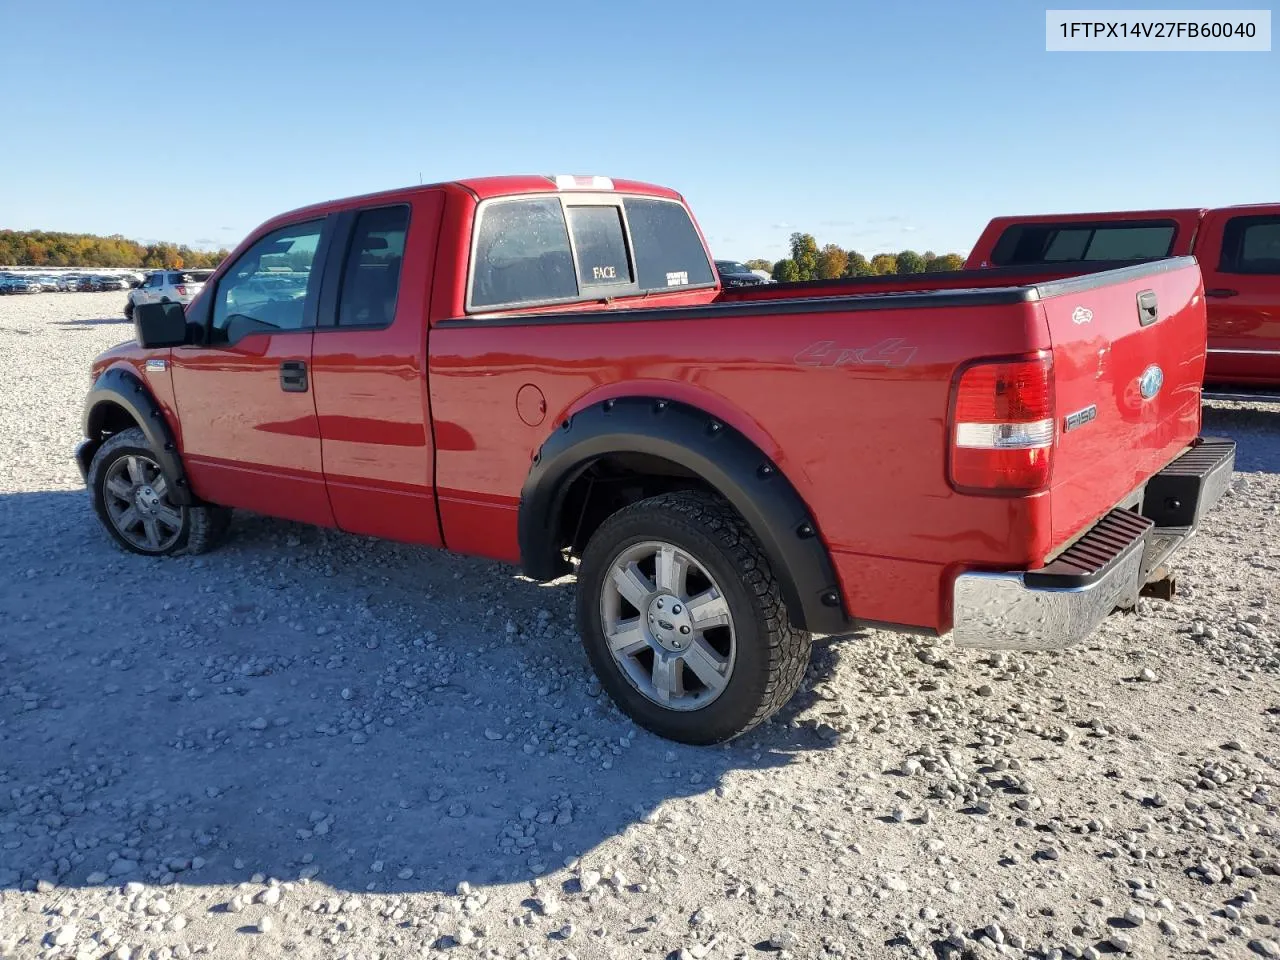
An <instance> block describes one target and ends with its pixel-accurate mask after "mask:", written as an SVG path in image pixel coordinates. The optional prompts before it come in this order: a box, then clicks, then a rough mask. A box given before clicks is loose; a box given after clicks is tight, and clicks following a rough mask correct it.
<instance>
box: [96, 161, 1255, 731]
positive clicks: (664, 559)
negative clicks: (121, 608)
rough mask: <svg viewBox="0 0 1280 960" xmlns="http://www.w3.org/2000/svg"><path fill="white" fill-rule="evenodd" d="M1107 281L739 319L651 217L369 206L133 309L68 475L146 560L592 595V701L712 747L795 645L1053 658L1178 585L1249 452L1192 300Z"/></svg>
mask: <svg viewBox="0 0 1280 960" xmlns="http://www.w3.org/2000/svg"><path fill="white" fill-rule="evenodd" d="M1091 266H1092V265H1087V266H1085V267H1084V268H1083V270H1082V272H1083V273H1084V275H1083V276H1078V277H1072V278H1069V279H1065V280H1060V281H1057V282H1041V281H1039V280H1037V279H1032V280H1028V279H1027V277H1019V276H1018V275H1017V273H1016V271H1008V272H1003V271H992V272H991V273H994V274H996V276H994V277H990V276H986V275H984V274H983V272H982V271H979V272H978V273H979V276H978V277H977V279H976V281H971V280H970V279H969V278H970V277H972V276H973V274H969V275H966V276H965V277H963V278H962V279H960V280H957V279H956V278H955V275H953V274H946V273H942V274H933V275H923V274H919V275H913V276H910V277H902V278H898V277H873V278H867V281H866V282H863V281H862V279H861V278H850V279H846V280H841V281H831V282H826V283H813V284H808V285H805V286H803V287H801V286H799V285H797V287H798V289H791V290H785V291H782V292H781V293H778V292H777V288H778V287H780V286H784V285H781V284H766V285H760V286H755V287H751V288H739V289H735V290H730V291H724V290H723V289H722V287H721V284H720V282H719V281H718V280H717V276H716V272H715V270H714V268H713V266H712V262H711V259H710V257H709V256H708V254H707V251H706V246H705V243H704V242H703V240H702V237H701V234H700V233H699V231H698V229H697V227H696V225H695V223H694V222H693V219H692V217H691V215H690V213H689V211H688V209H687V207H686V206H685V203H684V200H683V198H682V197H681V196H680V195H679V194H678V193H675V192H674V191H671V190H667V189H665V188H663V187H658V186H653V185H649V184H643V183H636V182H631V181H613V180H609V179H607V178H604V177H555V178H551V177H495V178H482V179H475V180H467V181H461V182H454V183H444V184H435V185H430V186H415V187H411V188H407V189H404V190H396V191H389V192H386V193H381V194H374V195H367V196H363V197H355V198H351V199H347V200H340V201H335V202H332V203H326V204H320V205H317V206H312V207H307V208H304V209H301V210H295V211H293V212H292V213H287V214H284V215H282V216H279V217H277V218H275V219H273V220H271V221H269V222H267V223H265V224H263V225H262V226H261V227H260V228H259V229H258V230H256V231H255V232H254V233H253V234H252V235H251V236H250V237H249V238H248V239H247V240H246V241H245V242H244V243H242V244H241V245H240V247H239V248H238V249H237V250H236V251H235V252H234V253H233V254H232V255H231V256H230V257H229V258H228V259H227V261H226V262H225V263H224V264H223V265H222V266H221V267H220V268H219V269H218V271H217V272H215V273H214V275H213V276H212V277H211V278H210V279H209V282H208V284H207V286H206V287H205V288H204V290H203V291H202V292H201V293H200V294H199V295H198V296H197V297H196V298H195V299H194V300H193V301H192V302H191V303H190V304H189V305H187V306H186V308H185V309H184V308H183V307H182V306H181V305H179V304H177V303H172V302H171V303H168V304H161V303H144V304H140V305H138V306H137V308H136V319H135V324H134V326H135V329H136V332H137V340H136V342H133V343H128V344H122V345H121V346H119V347H116V348H114V349H112V350H110V351H108V352H106V353H104V354H102V355H101V356H99V357H98V358H97V359H96V360H95V361H94V363H93V366H92V377H93V386H92V387H91V389H90V392H89V396H88V398H87V400H86V404H85V417H84V435H85V440H84V441H83V442H82V443H81V444H80V445H79V447H78V448H77V450H76V459H77V462H78V463H79V465H80V469H81V471H82V474H83V476H84V477H85V479H86V484H87V486H88V488H89V491H90V495H91V498H92V502H93V504H94V508H95V510H96V512H97V514H98V516H99V518H100V520H101V522H102V524H103V526H104V527H105V529H106V531H107V533H108V534H109V535H110V536H111V537H112V538H114V540H115V541H116V542H117V543H118V544H120V545H121V546H122V547H124V548H126V549H128V550H131V551H135V552H137V553H142V554H147V555H151V556H157V555H162V554H173V553H180V552H183V551H186V552H190V553H198V552H200V551H202V550H205V549H207V548H209V547H210V546H212V545H213V544H214V543H215V542H216V540H217V539H218V537H219V536H220V535H221V534H222V533H223V532H224V531H225V530H226V528H227V521H228V515H229V509H230V508H237V507H238V508H242V509H246V510H251V511H254V512H256V513H262V514H268V515H272V516H277V517H284V518H289V519H293V520H297V521H301V522H306V523H313V524H318V525H321V526H326V527H337V528H339V529H341V530H345V531H348V532H351V533H356V534H362V535H367V536H377V537H387V538H392V539H397V540H401V541H405V542H411V543H422V544H429V545H432V546H437V547H447V548H449V549H451V550H456V551H459V552H461V553H470V554H478V555H481V556H485V557H489V558H492V559H496V560H502V561H507V562H511V563H519V564H521V565H522V566H523V568H524V570H525V572H526V573H527V574H528V575H529V576H530V577H532V578H534V579H536V580H539V581H549V580H553V579H556V578H558V577H561V576H563V575H565V574H567V573H570V572H572V571H574V570H575V569H576V573H577V623H578V630H579V633H580V635H581V637H582V641H583V644H584V646H585V648H586V652H587V655H588V657H589V658H590V661H591V663H592V665H593V667H594V668H595V670H596V672H597V674H598V675H599V677H600V680H601V683H602V685H603V686H604V688H605V689H606V690H608V692H609V693H610V695H611V696H612V697H613V698H614V700H615V701H616V702H617V703H618V704H619V706H620V707H621V708H622V709H623V710H625V711H626V712H627V713H628V714H629V715H630V716H632V717H633V718H634V719H635V720H636V721H637V722H638V723H641V724H643V725H644V726H646V727H648V728H649V729H651V730H654V731H656V732H658V733H660V734H662V735H663V736H667V737H671V738H673V739H677V740H682V741H685V742H690V743H711V742H715V741H718V740H723V739H726V738H729V737H733V736H736V735H738V734H740V733H742V732H743V731H745V730H748V729H750V728H751V727H753V726H754V725H756V724H758V723H760V722H761V721H762V720H764V719H765V718H766V717H768V716H769V715H770V714H772V713H773V712H774V711H775V710H777V709H778V708H779V707H781V706H782V705H783V704H784V703H786V701H787V700H788V699H789V698H790V696H791V694H792V693H793V692H794V691H795V690H796V688H797V687H798V685H799V683H800V681H801V679H802V678H803V677H804V675H805V670H806V667H807V665H808V661H809V652H810V645H811V635H812V633H821V634H831V635H842V634H848V633H849V632H850V631H851V629H852V628H853V627H854V625H855V624H856V623H857V622H858V621H878V622H881V623H887V624H897V625H900V626H903V627H907V628H911V629H919V630H924V631H928V632H938V633H946V632H949V631H953V632H954V635H955V639H956V641H957V643H960V644H962V645H965V646H978V647H983V646H986V647H1005V648H1018V649H1036V648H1058V647H1062V646H1064V645H1067V644H1069V643H1073V642H1076V641H1078V640H1080V639H1082V638H1083V637H1084V636H1086V635H1087V634H1089V633H1090V632H1091V631H1092V630H1093V629H1094V628H1095V627H1096V626H1097V625H1098V623H1099V622H1101V620H1102V619H1103V618H1105V617H1106V616H1107V614H1109V613H1110V612H1111V611H1112V610H1113V609H1114V608H1124V607H1131V606H1133V605H1135V604H1136V602H1137V598H1138V595H1139V593H1140V591H1142V590H1143V589H1144V587H1145V586H1146V585H1147V584H1149V583H1152V582H1155V583H1156V584H1157V585H1158V586H1160V587H1161V588H1162V589H1164V588H1167V585H1168V581H1167V571H1166V568H1165V563H1166V561H1167V559H1168V557H1169V556H1170V554H1171V553H1172V552H1173V551H1174V550H1176V549H1177V548H1178V546H1180V545H1181V544H1182V543H1183V542H1184V541H1185V540H1186V538H1187V537H1188V536H1190V535H1191V534H1192V532H1193V531H1194V530H1195V529H1196V527H1197V525H1198V523H1199V522H1200V519H1201V518H1202V516H1203V515H1204V514H1205V512H1206V511H1207V510H1208V509H1209V508H1210V507H1212V505H1213V504H1214V503H1215V502H1216V501H1217V499H1218V498H1219V497H1220V496H1221V494H1222V492H1223V491H1224V490H1225V489H1226V486H1227V484H1228V482H1229V480H1230V476H1231V469H1232V465H1233V462H1234V455H1235V454H1234V449H1235V448H1234V444H1233V443H1232V442H1231V441H1210V440H1205V439H1203V438H1201V437H1199V436H1198V434H1199V429H1200V396H1199V384H1200V381H1201V379H1202V378H1203V375H1204V342H1205V306H1204V298H1203V296H1202V292H1203V291H1202V287H1201V281H1200V272H1199V270H1198V269H1197V267H1196V265H1195V262H1194V261H1193V260H1192V259H1191V258H1189V257H1183V258H1177V259H1169V260H1161V261H1157V262H1154V263H1148V264H1142V265H1137V266H1131V267H1128V268H1126V269H1119V270H1110V271H1101V272H1094V271H1092V269H1091ZM1040 272H1042V271H1036V270H1032V271H1029V272H1028V276H1029V277H1032V278H1035V277H1037V276H1038V275H1039V273H1040ZM983 280H990V281H992V282H990V283H988V284H987V285H986V287H983V286H982V281H983ZM895 283H900V284H901V288H899V289H895V287H894V284H895ZM868 294H869V295H868ZM1081 311H1087V312H1088V314H1089V322H1088V324H1087V325H1082V324H1081V323H1080V321H1079V319H1078V318H1079V317H1080V315H1081ZM1153 317H1154V318H1155V320H1156V321H1157V322H1151V320H1152V318H1153ZM575 560H576V561H577V563H576V567H575V566H574V563H573V561H575Z"/></svg>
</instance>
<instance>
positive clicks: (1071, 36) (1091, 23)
mask: <svg viewBox="0 0 1280 960" xmlns="http://www.w3.org/2000/svg"><path fill="white" fill-rule="evenodd" d="M1044 48H1045V49H1046V50H1051V51H1058V52H1063V51H1066V52H1079V53H1086V52H1097V51H1102V52H1125V51H1127V52H1134V51H1138V52H1148V53H1152V52H1170V53H1172V52H1179V51H1181V52H1187V51H1204V52H1218V53H1226V52H1232V51H1234V52H1238V53H1246V52H1254V53H1256V52H1266V51H1269V50H1270V49H1271V11H1270V10H1046V11H1045V21H1044Z"/></svg>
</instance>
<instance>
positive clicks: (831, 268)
mask: <svg viewBox="0 0 1280 960" xmlns="http://www.w3.org/2000/svg"><path fill="white" fill-rule="evenodd" d="M747 266H748V267H750V268H751V269H752V270H767V271H768V272H769V273H770V274H772V275H773V279H774V280H777V281H778V282H779V283H786V282H787V281H789V280H834V279H836V278H837V277H882V276H885V275H887V274H891V273H937V272H939V271H943V270H960V269H962V268H963V267H964V257H962V256H960V254H958V253H944V254H942V255H941V256H939V255H938V254H936V253H934V252H933V251H932V250H926V251H925V252H924V253H916V251H914V250H903V251H902V252H901V253H877V254H876V255H875V256H873V257H872V258H871V259H870V260H868V259H867V258H866V257H864V256H863V255H862V254H860V253H858V251H856V250H845V249H843V248H842V247H841V246H840V245H839V244H835V243H828V244H826V245H825V246H823V247H819V246H818V241H817V240H815V239H814V238H813V234H811V233H793V234H792V235H791V256H789V257H785V258H783V259H782V260H779V261H777V262H776V263H770V262H769V261H768V260H761V259H757V260H748V261H747Z"/></svg>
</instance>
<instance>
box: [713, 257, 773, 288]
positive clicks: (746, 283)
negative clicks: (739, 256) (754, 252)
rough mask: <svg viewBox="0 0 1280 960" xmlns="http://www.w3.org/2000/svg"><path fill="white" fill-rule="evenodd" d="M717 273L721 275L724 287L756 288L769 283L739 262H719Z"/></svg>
mask: <svg viewBox="0 0 1280 960" xmlns="http://www.w3.org/2000/svg"><path fill="white" fill-rule="evenodd" d="M716 273H718V274H720V285H721V286H723V287H755V286H758V285H760V284H762V283H768V282H769V281H768V280H766V279H764V277H760V276H757V275H756V274H754V273H752V272H751V268H750V267H748V266H747V265H746V264H745V263H739V262H738V261H737V260H717V261H716Z"/></svg>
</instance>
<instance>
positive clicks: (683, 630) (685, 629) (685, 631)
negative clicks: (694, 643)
mask: <svg viewBox="0 0 1280 960" xmlns="http://www.w3.org/2000/svg"><path fill="white" fill-rule="evenodd" d="M680 632H681V633H683V634H686V635H687V634H688V633H689V628H688V627H681V628H680Z"/></svg>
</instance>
